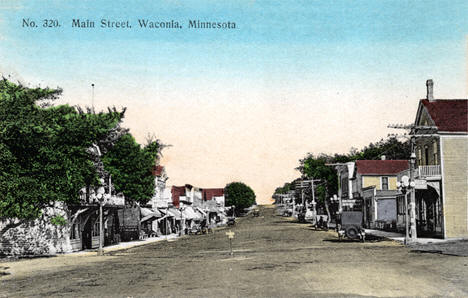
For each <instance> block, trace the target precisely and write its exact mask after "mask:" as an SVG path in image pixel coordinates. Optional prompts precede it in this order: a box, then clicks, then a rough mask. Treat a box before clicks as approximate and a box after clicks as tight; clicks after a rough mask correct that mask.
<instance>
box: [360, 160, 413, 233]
mask: <svg viewBox="0 0 468 298" xmlns="http://www.w3.org/2000/svg"><path fill="white" fill-rule="evenodd" d="M382 158H384V157H382ZM408 166H409V163H408V161H407V160H385V159H383V160H357V161H356V171H355V175H354V177H353V184H354V189H355V190H356V193H355V194H354V196H355V197H361V198H362V204H363V208H362V211H363V218H364V224H365V226H366V227H368V228H380V229H382V228H396V222H397V201H396V198H397V195H398V194H399V191H398V188H397V186H396V182H397V175H398V173H399V172H401V171H403V170H405V169H408Z"/></svg>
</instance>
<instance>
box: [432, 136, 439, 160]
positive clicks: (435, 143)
mask: <svg viewBox="0 0 468 298" xmlns="http://www.w3.org/2000/svg"><path fill="white" fill-rule="evenodd" d="M432 146H433V148H432V150H433V152H434V153H433V157H434V162H433V164H434V165H438V164H439V156H438V152H437V142H435V141H434V143H433V144H432Z"/></svg>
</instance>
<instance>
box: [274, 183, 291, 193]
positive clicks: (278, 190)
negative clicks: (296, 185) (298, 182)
mask: <svg viewBox="0 0 468 298" xmlns="http://www.w3.org/2000/svg"><path fill="white" fill-rule="evenodd" d="M290 190H292V188H291V183H289V182H286V183H285V184H284V185H283V186H282V187H277V188H276V189H275V194H287V193H288V192H289V191H290Z"/></svg>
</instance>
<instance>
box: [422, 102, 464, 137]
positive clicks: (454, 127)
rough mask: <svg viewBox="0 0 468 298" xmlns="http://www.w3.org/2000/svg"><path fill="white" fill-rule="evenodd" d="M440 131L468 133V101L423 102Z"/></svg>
mask: <svg viewBox="0 0 468 298" xmlns="http://www.w3.org/2000/svg"><path fill="white" fill-rule="evenodd" d="M421 102H422V104H423V105H424V107H425V108H426V109H427V111H428V112H429V115H430V116H431V118H432V120H433V121H434V123H435V125H436V126H437V128H438V129H439V131H452V132H468V99H437V100H435V101H428V100H427V99H422V100H421Z"/></svg>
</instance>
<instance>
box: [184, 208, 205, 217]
mask: <svg viewBox="0 0 468 298" xmlns="http://www.w3.org/2000/svg"><path fill="white" fill-rule="evenodd" d="M182 215H183V217H184V218H185V219H195V220H200V219H203V216H202V215H201V214H200V213H199V212H196V211H195V210H194V209H193V208H192V207H186V208H185V209H183V211H182Z"/></svg>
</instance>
